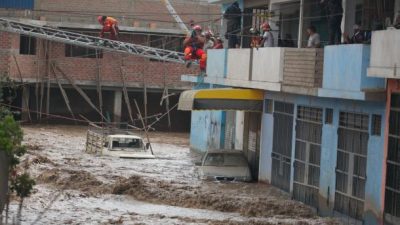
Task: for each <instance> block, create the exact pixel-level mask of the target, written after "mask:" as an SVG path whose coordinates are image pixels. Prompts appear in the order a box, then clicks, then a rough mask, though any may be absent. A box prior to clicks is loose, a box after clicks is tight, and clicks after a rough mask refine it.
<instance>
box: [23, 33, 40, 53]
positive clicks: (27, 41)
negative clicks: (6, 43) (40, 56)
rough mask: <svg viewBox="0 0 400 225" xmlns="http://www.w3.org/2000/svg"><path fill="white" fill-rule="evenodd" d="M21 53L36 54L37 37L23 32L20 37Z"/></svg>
mask: <svg viewBox="0 0 400 225" xmlns="http://www.w3.org/2000/svg"><path fill="white" fill-rule="evenodd" d="M19 54H21V55H35V54H36V38H34V37H29V36H26V35H23V34H21V36H20V39H19Z"/></svg>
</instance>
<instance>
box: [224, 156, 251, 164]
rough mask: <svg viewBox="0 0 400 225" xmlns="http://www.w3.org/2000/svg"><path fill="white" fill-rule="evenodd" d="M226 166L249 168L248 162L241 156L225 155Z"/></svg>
mask: <svg viewBox="0 0 400 225" xmlns="http://www.w3.org/2000/svg"><path fill="white" fill-rule="evenodd" d="M224 166H247V161H246V159H245V158H244V156H243V155H241V154H225V155H224Z"/></svg>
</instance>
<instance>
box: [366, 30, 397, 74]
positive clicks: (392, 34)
mask: <svg viewBox="0 0 400 225" xmlns="http://www.w3.org/2000/svg"><path fill="white" fill-rule="evenodd" d="M399 40H400V30H383V31H375V32H373V33H372V42H371V62H370V66H369V69H368V75H369V76H377V77H389V78H397V79H400V41H399ZM395 67H396V68H395Z"/></svg>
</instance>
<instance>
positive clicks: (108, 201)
mask: <svg viewBox="0 0 400 225" xmlns="http://www.w3.org/2000/svg"><path fill="white" fill-rule="evenodd" d="M86 129H87V127H83V126H25V127H23V130H24V134H25V138H24V144H26V145H27V146H28V154H27V155H26V156H24V158H23V160H22V165H21V168H20V169H21V170H25V171H28V172H29V173H30V174H31V175H32V176H33V177H35V179H36V183H37V185H36V186H35V188H34V193H33V194H32V196H31V197H30V198H28V199H26V200H25V204H24V208H23V211H22V224H137V225H139V224H140V225H141V224H210V225H217V224H218V225H219V224H221V225H222V224H224V225H225V224H228V225H230V224H234V225H236V224H237V225H242V224H257V225H263V224H302V225H303V224H338V223H337V222H336V221H335V220H333V219H330V218H320V217H317V216H316V215H315V213H314V212H313V211H312V209H311V208H309V207H308V206H306V205H304V204H302V203H299V202H296V201H292V200H290V196H289V195H288V194H287V193H284V192H282V191H280V190H278V189H276V188H274V187H272V186H270V185H266V184H258V183H220V182H212V181H203V180H201V179H200V178H199V176H198V173H197V169H196V166H195V162H196V161H198V160H199V155H197V154H196V153H193V152H191V151H190V150H189V135H188V134H168V133H152V134H151V140H152V143H153V145H152V146H153V150H154V154H155V155H156V159H140V160H139V159H119V158H112V157H108V156H96V155H91V154H88V153H85V152H84V149H85V141H86ZM17 206H18V203H17V201H14V202H13V203H12V205H11V211H12V212H16V211H17ZM11 216H14V213H12V215H11Z"/></svg>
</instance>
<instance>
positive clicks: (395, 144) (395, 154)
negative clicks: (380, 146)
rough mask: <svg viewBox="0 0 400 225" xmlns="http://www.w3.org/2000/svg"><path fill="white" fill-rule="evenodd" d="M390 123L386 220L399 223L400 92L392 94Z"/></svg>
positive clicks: (390, 222)
mask: <svg viewBox="0 0 400 225" xmlns="http://www.w3.org/2000/svg"><path fill="white" fill-rule="evenodd" d="M388 125H389V143H388V155H387V160H386V165H387V172H386V187H385V190H386V192H385V221H386V222H387V224H398V221H400V182H399V181H400V94H392V97H391V104H390V115H389V123H388Z"/></svg>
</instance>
